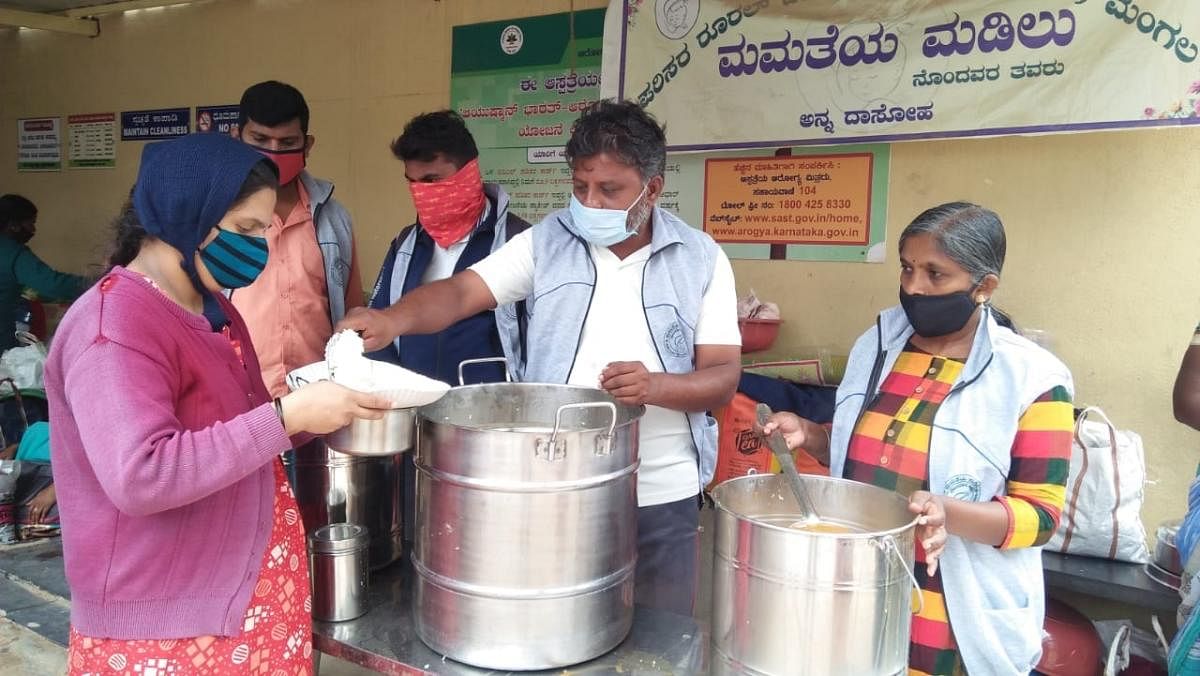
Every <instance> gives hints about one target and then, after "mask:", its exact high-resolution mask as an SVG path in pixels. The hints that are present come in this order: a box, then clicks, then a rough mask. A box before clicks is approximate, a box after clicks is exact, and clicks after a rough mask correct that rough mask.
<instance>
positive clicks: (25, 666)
mask: <svg viewBox="0 0 1200 676" xmlns="http://www.w3.org/2000/svg"><path fill="white" fill-rule="evenodd" d="M66 672H67V651H66V649H65V648H63V647H62V646H59V645H56V644H54V643H51V642H50V641H47V640H46V639H44V638H42V637H41V636H39V635H38V634H37V633H35V632H34V631H32V630H31V629H28V628H26V627H23V626H21V625H19V624H17V623H15V622H13V621H11V620H9V619H8V618H0V676H53V675H56V674H65V673H66ZM375 673H376V672H374V671H371V670H370V669H363V668H362V667H360V666H357V665H354V664H351V663H349V662H346V661H344V660H340V659H338V658H336V657H331V656H329V655H322V656H321V673H320V676H370V675H371V674H375Z"/></svg>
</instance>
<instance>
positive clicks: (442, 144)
mask: <svg viewBox="0 0 1200 676" xmlns="http://www.w3.org/2000/svg"><path fill="white" fill-rule="evenodd" d="M392 154H393V155H395V156H396V159H398V160H404V161H408V160H416V161H418V162H432V161H433V160H435V159H437V157H438V155H441V156H443V157H445V158H446V159H447V160H449V161H450V162H453V163H454V166H456V167H458V168H460V169H461V168H462V166H463V165H464V164H466V163H468V162H470V161H471V160H473V159H475V158H476V157H479V148H477V147H476V146H475V137H473V136H471V131H470V130H469V129H467V123H466V122H463V119H462V117H461V116H459V114H458V113H456V112H454V111H453V110H439V111H436V112H433V113H422V114H420V115H418V116H416V117H414V118H413V119H411V120H409V121H408V124H406V125H404V131H403V132H401V134H400V137H399V138H397V139H396V140H395V141H392Z"/></svg>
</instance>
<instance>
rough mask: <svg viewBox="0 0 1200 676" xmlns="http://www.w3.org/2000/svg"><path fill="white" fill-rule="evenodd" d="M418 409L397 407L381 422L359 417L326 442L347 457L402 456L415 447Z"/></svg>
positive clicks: (385, 415) (331, 435)
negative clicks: (414, 435) (398, 454)
mask: <svg viewBox="0 0 1200 676" xmlns="http://www.w3.org/2000/svg"><path fill="white" fill-rule="evenodd" d="M415 410H416V409H412V408H394V409H392V410H390V411H388V412H387V413H384V414H383V417H382V418H380V419H379V420H363V419H361V418H356V419H355V420H354V422H352V423H350V424H349V425H347V426H345V427H343V428H341V429H340V430H336V431H334V432H331V433H330V434H328V435H327V436H326V437H325V443H326V444H327V445H328V446H329V447H330V448H332V449H334V450H337V451H339V452H341V453H346V454H348V455H358V456H365V457H379V456H391V455H396V454H397V453H403V452H405V451H408V450H410V449H412V447H413V433H414V431H415V430H416V427H415V425H414V419H415V418H416V414H415Z"/></svg>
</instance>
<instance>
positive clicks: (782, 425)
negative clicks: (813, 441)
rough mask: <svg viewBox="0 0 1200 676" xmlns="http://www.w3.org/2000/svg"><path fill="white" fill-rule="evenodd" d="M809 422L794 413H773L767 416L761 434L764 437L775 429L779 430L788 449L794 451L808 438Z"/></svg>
mask: <svg viewBox="0 0 1200 676" xmlns="http://www.w3.org/2000/svg"><path fill="white" fill-rule="evenodd" d="M809 424H811V423H809V421H807V420H805V419H804V418H801V417H800V416H798V415H796V414H795V413H788V412H786V411H783V412H780V413H773V414H771V417H770V418H767V424H766V425H763V427H762V434H763V436H764V437H766V436H770V435H771V433H772V432H774V431H775V430H779V432H780V433H781V434H782V435H783V440H784V441H786V442H787V447H788V450H789V451H794V450H796V449H797V448H800V447H802V446H804V444H805V442H807V441H808V440H809V434H808V429H809Z"/></svg>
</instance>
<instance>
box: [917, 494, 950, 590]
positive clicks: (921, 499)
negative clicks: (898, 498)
mask: <svg viewBox="0 0 1200 676" xmlns="http://www.w3.org/2000/svg"><path fill="white" fill-rule="evenodd" d="M908 511H910V512H912V513H913V514H919V515H920V517H918V518H917V531H916V536H917V542H919V543H920V544H921V546H922V547H924V548H925V570H926V571H927V572H928V573H929V575H930V576H933V575H934V574H935V573H937V569H938V561H939V560H940V559H941V557H942V552H943V551H944V550H945V549H946V506H945V505H944V504H943V503H942V499H941V498H940V497H938V496H936V495H934V494H932V493H930V492H929V491H916V492H915V493H913V494H912V496H910V497H909V499H908Z"/></svg>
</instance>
